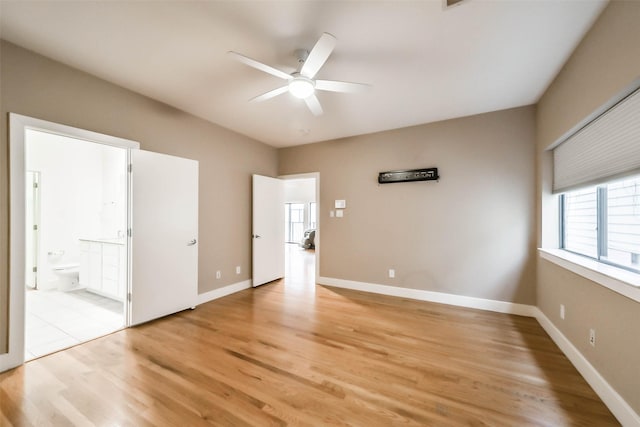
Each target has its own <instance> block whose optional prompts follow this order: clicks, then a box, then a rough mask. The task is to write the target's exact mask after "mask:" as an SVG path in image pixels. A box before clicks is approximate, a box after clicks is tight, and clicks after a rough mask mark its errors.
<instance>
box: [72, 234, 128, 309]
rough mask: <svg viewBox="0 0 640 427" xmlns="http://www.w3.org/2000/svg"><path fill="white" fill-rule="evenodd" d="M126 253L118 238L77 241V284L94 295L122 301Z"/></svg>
mask: <svg viewBox="0 0 640 427" xmlns="http://www.w3.org/2000/svg"><path fill="white" fill-rule="evenodd" d="M126 252H127V251H126V246H125V245H124V242H122V241H121V240H120V239H80V285H81V286H84V287H86V289H87V290H88V291H91V292H94V293H96V294H99V295H102V296H105V297H108V298H112V299H116V300H118V301H124V299H125V295H126V287H127V281H126V274H127V264H126V259H127V258H126Z"/></svg>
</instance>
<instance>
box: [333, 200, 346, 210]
mask: <svg viewBox="0 0 640 427" xmlns="http://www.w3.org/2000/svg"><path fill="white" fill-rule="evenodd" d="M335 207H336V209H344V208H346V207H347V201H346V200H336V206H335Z"/></svg>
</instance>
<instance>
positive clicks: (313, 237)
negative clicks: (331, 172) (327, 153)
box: [284, 174, 319, 288]
mask: <svg viewBox="0 0 640 427" xmlns="http://www.w3.org/2000/svg"><path fill="white" fill-rule="evenodd" d="M284 198H285V206H284V208H285V286H287V287H290V288H305V287H308V285H309V283H315V281H316V248H317V241H318V240H319V239H318V237H319V236H318V234H319V233H318V220H317V218H318V210H317V206H318V203H317V176H316V174H305V175H296V176H293V177H284Z"/></svg>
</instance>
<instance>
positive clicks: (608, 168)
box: [553, 90, 640, 192]
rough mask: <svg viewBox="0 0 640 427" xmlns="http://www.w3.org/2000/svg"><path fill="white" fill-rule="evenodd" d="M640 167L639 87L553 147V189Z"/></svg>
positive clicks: (600, 180) (561, 189) (617, 174)
mask: <svg viewBox="0 0 640 427" xmlns="http://www.w3.org/2000/svg"><path fill="white" fill-rule="evenodd" d="M639 171H640V90H636V91H635V92H634V93H632V94H631V95H629V96H628V97H626V98H625V99H623V100H622V101H620V102H619V103H618V104H616V105H615V106H613V107H612V108H610V109H609V110H607V111H606V112H605V113H603V114H602V115H601V116H599V117H598V118H596V119H595V120H593V121H592V122H591V123H589V124H588V125H586V126H585V127H583V128H582V129H580V130H579V131H578V132H576V133H575V134H573V135H572V136H570V137H569V138H568V139H567V140H566V141H564V142H563V143H562V144H560V145H559V146H557V147H556V148H554V150H553V172H554V176H553V191H554V192H561V191H566V190H568V189H571V188H577V187H581V186H584V185H587V184H593V183H598V182H604V181H606V180H608V179H611V178H614V177H621V176H625V175H631V174H633V173H637V172H639Z"/></svg>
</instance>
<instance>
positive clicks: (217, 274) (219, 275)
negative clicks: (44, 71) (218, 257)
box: [216, 270, 222, 279]
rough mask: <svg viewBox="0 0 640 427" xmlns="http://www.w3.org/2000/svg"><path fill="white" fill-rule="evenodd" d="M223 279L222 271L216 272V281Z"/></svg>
mask: <svg viewBox="0 0 640 427" xmlns="http://www.w3.org/2000/svg"><path fill="white" fill-rule="evenodd" d="M221 277H222V272H221V271H220V270H218V271H216V279H220V278H221Z"/></svg>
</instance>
